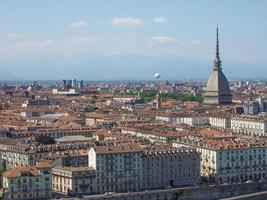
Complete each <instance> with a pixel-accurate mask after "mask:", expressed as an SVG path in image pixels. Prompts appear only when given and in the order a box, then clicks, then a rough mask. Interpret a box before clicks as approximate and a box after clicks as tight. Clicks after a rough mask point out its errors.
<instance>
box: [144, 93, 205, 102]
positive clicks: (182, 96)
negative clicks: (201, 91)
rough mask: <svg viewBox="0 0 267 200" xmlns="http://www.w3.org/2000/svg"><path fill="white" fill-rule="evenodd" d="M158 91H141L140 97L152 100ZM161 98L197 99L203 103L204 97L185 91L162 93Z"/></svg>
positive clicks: (196, 100)
mask: <svg viewBox="0 0 267 200" xmlns="http://www.w3.org/2000/svg"><path fill="white" fill-rule="evenodd" d="M156 95H157V93H140V97H141V98H143V99H144V101H145V102H148V101H151V100H153V99H155V98H156ZM160 97H161V99H175V100H180V101H195V102H199V103H202V102H203V97H202V96H195V95H192V94H185V93H170V92H169V93H161V94H160Z"/></svg>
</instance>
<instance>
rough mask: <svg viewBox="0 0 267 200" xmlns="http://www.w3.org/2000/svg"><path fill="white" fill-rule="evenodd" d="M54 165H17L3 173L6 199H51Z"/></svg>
mask: <svg viewBox="0 0 267 200" xmlns="http://www.w3.org/2000/svg"><path fill="white" fill-rule="evenodd" d="M51 170H52V166H51V165H50V163H48V162H42V163H40V164H38V165H36V166H32V167H31V166H27V167H15V168H13V169H11V170H9V171H6V172H5V173H4V174H3V188H5V192H4V199H8V200H10V199H12V200H19V199H38V200H39V199H49V198H50V197H51V195H52V184H51V183H52V175H51Z"/></svg>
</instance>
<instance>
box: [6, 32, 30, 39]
mask: <svg viewBox="0 0 267 200" xmlns="http://www.w3.org/2000/svg"><path fill="white" fill-rule="evenodd" d="M7 37H8V38H9V39H25V38H27V37H29V34H27V33H9V34H8V35H7Z"/></svg>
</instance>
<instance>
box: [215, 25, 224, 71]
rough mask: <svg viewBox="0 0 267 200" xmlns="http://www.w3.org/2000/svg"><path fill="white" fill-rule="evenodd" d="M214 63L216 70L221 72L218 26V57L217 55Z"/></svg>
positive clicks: (217, 29) (217, 30) (217, 31)
mask: <svg viewBox="0 0 267 200" xmlns="http://www.w3.org/2000/svg"><path fill="white" fill-rule="evenodd" d="M213 63H214V70H221V63H222V61H221V59H220V48H219V28H218V25H217V28H216V55H215V59H214V61H213Z"/></svg>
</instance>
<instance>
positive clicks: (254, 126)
mask: <svg viewBox="0 0 267 200" xmlns="http://www.w3.org/2000/svg"><path fill="white" fill-rule="evenodd" d="M231 129H233V130H234V131H235V132H237V133H240V134H244V135H248V136H266V135H267V118H266V117H262V116H240V117H233V118H232V119H231Z"/></svg>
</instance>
